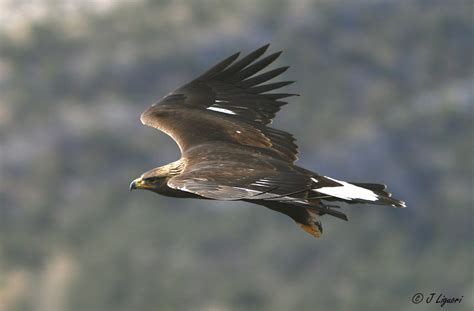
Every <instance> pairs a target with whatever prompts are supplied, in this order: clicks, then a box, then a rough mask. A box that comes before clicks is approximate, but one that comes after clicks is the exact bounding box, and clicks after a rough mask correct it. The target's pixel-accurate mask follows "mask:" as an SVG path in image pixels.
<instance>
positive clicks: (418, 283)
mask: <svg viewBox="0 0 474 311" xmlns="http://www.w3.org/2000/svg"><path fill="white" fill-rule="evenodd" d="M0 21H1V22H0V311H10V310H13V311H16V310H39V311H59V310H74V311H75V310H77V311H83V310H84V311H95V310H98V311H99V310H213V311H218V310H319V309H321V310H425V309H426V310H433V308H435V307H437V306H434V305H427V304H420V305H414V304H413V303H412V301H411V300H412V296H413V295H414V294H415V293H418V292H421V293H425V294H428V293H431V292H436V293H443V294H445V295H446V296H448V297H451V296H455V297H460V296H464V298H463V301H462V304H460V305H452V306H449V307H450V308H453V309H456V310H469V309H472V308H473V307H474V295H473V293H474V282H473V275H474V273H473V264H472V263H473V262H474V252H473V239H472V230H473V218H474V217H473V212H472V208H473V166H474V165H473V164H474V163H473V141H474V137H473V136H474V130H473V103H474V95H473V89H472V87H473V81H474V70H473V69H474V66H473V65H474V64H473V63H474V61H473V55H474V54H473V53H474V42H473V34H474V30H473V29H474V26H473V3H472V1H457V0H455V1H449V3H448V2H447V1H422V0H420V1H391V0H372V1H348V0H346V1H342V0H341V1H310V0H300V1H296V0H293V1H252V0H244V1H217V0H208V1H145V0H122V1H112V0H75V1H73V0H68V1H46V0H45V1H40V0H30V1H15V0H1V1H0ZM266 43H271V44H272V45H271V47H270V52H274V51H278V50H283V51H284V53H283V55H282V56H281V58H280V59H279V60H278V61H277V63H276V65H273V67H272V68H275V67H276V66H283V65H291V68H290V70H288V72H287V73H285V75H284V79H289V80H297V83H296V84H294V85H292V86H290V87H288V88H287V91H288V92H297V93H300V94H301V95H302V96H300V97H297V98H292V99H290V104H288V105H287V106H285V107H284V108H283V110H282V112H281V113H280V114H279V116H278V117H277V119H276V121H275V122H274V123H273V126H275V127H277V128H280V129H284V130H286V131H289V132H291V133H294V134H295V136H296V137H297V138H298V143H299V146H300V160H299V162H298V164H299V165H301V166H304V167H306V168H308V169H311V170H314V171H316V172H319V173H322V174H326V175H330V176H332V177H335V178H339V179H345V180H351V181H368V182H380V183H388V184H389V186H390V188H389V189H390V190H391V191H392V192H393V193H394V196H395V197H396V198H400V199H403V200H406V201H407V205H408V208H407V209H403V210H402V209H392V208H382V207H376V206H363V205H356V206H350V207H349V206H344V207H343V210H344V212H347V214H348V216H349V218H350V221H349V222H347V223H346V222H343V221H340V220H338V219H335V218H330V217H323V219H322V221H323V227H324V229H325V230H324V235H323V237H322V238H321V239H319V240H318V239H315V238H313V237H311V236H310V235H308V234H306V233H305V232H303V231H302V230H301V229H300V228H299V227H298V226H296V225H295V224H294V223H293V221H292V220H291V219H290V218H288V217H286V216H284V215H281V214H278V213H275V212H272V211H270V210H267V209H265V208H263V207H259V206H251V205H248V204H246V203H225V202H208V201H198V200H184V199H181V200H178V199H167V198H164V197H160V196H158V195H156V194H153V193H151V192H146V191H135V192H132V193H130V192H129V190H128V185H129V183H130V181H131V180H132V179H134V178H136V177H137V176H139V175H140V174H141V173H142V172H144V171H146V170H148V169H151V168H153V167H156V166H159V165H163V164H166V163H168V162H171V161H174V160H176V159H178V157H179V150H178V148H177V146H176V145H175V143H174V142H173V141H172V140H171V139H170V138H169V137H167V136H166V135H165V134H162V133H159V132H158V131H156V130H154V129H152V128H148V127H144V126H142V125H141V123H140V121H139V115H140V113H141V112H142V111H143V110H145V109H146V108H147V107H148V106H149V105H151V104H152V103H154V102H156V101H158V100H159V99H160V98H161V97H162V96H164V95H166V94H167V93H168V92H170V91H172V90H174V89H176V88H177V87H179V86H180V85H182V84H183V83H186V82H188V81H190V80H191V79H193V78H194V77H195V76H196V75H198V74H200V73H202V72H203V71H204V70H206V69H207V68H208V67H209V66H210V65H213V64H214V63H216V62H217V61H219V60H221V59H223V58H224V57H227V56H228V55H230V54H232V53H234V52H235V51H239V50H241V51H243V52H244V53H246V52H249V51H251V50H253V49H255V48H257V47H260V46H261V45H263V44H266Z"/></svg>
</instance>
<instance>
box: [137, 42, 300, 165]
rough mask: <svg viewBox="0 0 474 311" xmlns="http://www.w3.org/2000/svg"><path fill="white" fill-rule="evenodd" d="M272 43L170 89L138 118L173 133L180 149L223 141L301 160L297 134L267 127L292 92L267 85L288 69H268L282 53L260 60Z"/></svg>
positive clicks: (284, 83)
mask: <svg viewBox="0 0 474 311" xmlns="http://www.w3.org/2000/svg"><path fill="white" fill-rule="evenodd" d="M267 48H268V45H266V46H264V47H262V48H260V49H258V50H256V51H254V52H252V53H250V54H249V55H247V56H245V57H243V58H242V59H240V60H238V61H237V60H236V59H237V57H238V54H234V55H232V56H230V57H228V58H227V59H225V60H224V61H222V62H220V63H219V64H217V65H215V66H214V67H212V68H211V69H209V70H208V71H207V72H206V73H204V74H202V75H201V76H200V77H198V78H197V79H195V80H194V81H192V82H190V83H188V84H186V85H184V86H182V87H180V88H179V89H177V90H176V91H174V92H172V93H171V94H169V95H168V96H166V97H165V98H163V99H162V100H161V101H160V102H159V103H157V104H155V105H153V106H151V107H150V108H148V109H147V110H146V111H145V112H144V113H143V114H142V115H141V117H140V119H141V121H142V123H143V124H145V125H149V126H152V127H155V128H158V129H160V130H162V131H163V132H165V133H167V134H168V135H170V136H171V137H172V138H173V139H174V140H175V141H176V142H177V143H178V145H179V147H180V149H181V151H182V152H183V151H185V150H186V149H187V148H189V147H192V146H195V145H197V144H200V143H203V142H209V141H213V140H219V141H225V142H230V143H234V144H239V145H246V146H254V147H258V148H264V149H268V150H272V152H273V153H274V154H273V155H274V156H276V157H278V158H280V159H282V160H285V161H289V162H294V161H295V160H296V159H297V146H296V144H295V139H294V138H293V136H292V135H291V134H289V133H287V132H284V131H280V130H276V129H272V128H269V127H267V126H266V125H267V124H269V123H270V122H271V120H272V119H273V117H274V116H275V114H276V112H277V111H279V110H280V107H281V106H282V105H284V104H286V102H284V101H281V99H283V98H285V97H288V96H292V95H294V94H287V93H267V92H269V91H273V90H276V89H279V88H281V87H283V86H285V85H288V84H290V83H292V82H291V81H284V82H276V83H268V84H264V83H265V82H267V81H268V80H271V79H272V78H274V77H276V76H278V75H279V74H281V73H283V72H284V71H285V70H286V69H287V68H288V67H281V68H277V69H274V70H271V71H268V72H265V73H260V71H261V70H262V69H264V68H265V67H267V66H268V65H270V64H271V63H272V62H273V61H274V60H275V59H276V58H277V57H278V56H279V55H280V53H274V54H271V55H269V56H267V57H264V58H260V57H261V56H262V55H263V54H264V53H265V51H266V49H267Z"/></svg>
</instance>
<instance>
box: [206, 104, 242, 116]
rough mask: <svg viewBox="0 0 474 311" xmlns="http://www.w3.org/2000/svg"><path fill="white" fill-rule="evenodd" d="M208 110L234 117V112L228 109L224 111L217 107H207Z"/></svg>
mask: <svg viewBox="0 0 474 311" xmlns="http://www.w3.org/2000/svg"><path fill="white" fill-rule="evenodd" d="M207 109H208V110H214V111H217V112H220V113H225V114H232V115H236V113H235V112H233V111H232V110H229V109H225V108H219V107H213V106H211V107H207Z"/></svg>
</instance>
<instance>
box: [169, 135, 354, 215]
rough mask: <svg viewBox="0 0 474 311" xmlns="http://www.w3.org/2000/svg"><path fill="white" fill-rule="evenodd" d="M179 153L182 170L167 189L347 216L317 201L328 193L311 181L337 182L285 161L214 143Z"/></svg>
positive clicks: (321, 182) (215, 197) (208, 196)
mask: <svg viewBox="0 0 474 311" xmlns="http://www.w3.org/2000/svg"><path fill="white" fill-rule="evenodd" d="M183 156H184V159H185V160H184V161H185V162H186V165H185V168H184V171H182V172H181V174H179V175H177V176H175V177H172V178H170V179H169V180H168V182H167V185H168V186H169V187H170V188H173V189H179V190H181V191H185V192H190V193H193V194H197V195H199V196H202V197H205V198H209V199H215V200H224V201H231V200H247V201H252V202H254V203H255V202H256V201H257V200H258V201H260V203H259V204H261V203H262V202H263V201H266V202H279V203H287V204H291V205H293V206H301V207H305V208H313V209H315V210H317V211H318V212H320V213H321V214H330V215H333V216H335V217H339V218H341V219H347V218H346V217H345V215H344V214H343V213H341V212H339V211H335V210H332V209H330V208H328V207H326V206H324V205H322V204H319V202H320V200H323V199H326V198H330V197H331V196H328V195H325V194H317V193H315V192H314V190H315V189H314V187H315V186H316V185H315V182H317V183H319V184H324V185H331V184H334V185H338V184H337V183H334V182H332V181H330V180H326V178H324V177H319V176H318V178H319V180H316V179H315V178H314V177H313V176H314V175H313V173H311V172H309V171H306V170H303V169H301V168H299V167H297V166H294V165H292V164H290V163H288V162H284V161H280V160H278V159H274V158H273V157H269V156H266V155H262V154H258V153H253V152H251V151H250V150H248V149H247V148H235V145H233V144H227V143H216V142H214V143H209V144H203V145H200V146H199V147H196V148H193V149H190V150H189V151H188V152H186V153H184V155H183ZM326 181H327V182H326Z"/></svg>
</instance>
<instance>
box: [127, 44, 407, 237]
mask: <svg viewBox="0 0 474 311" xmlns="http://www.w3.org/2000/svg"><path fill="white" fill-rule="evenodd" d="M268 46H269V45H265V46H263V47H261V48H259V49H257V50H255V51H254V52H252V53H250V54H248V55H247V56H245V57H243V58H241V59H239V60H237V58H238V57H239V54H240V53H236V54H234V55H232V56H230V57H228V58H226V59H224V60H223V61H221V62H220V63H218V64H217V65H215V66H213V67H212V68H211V69H209V70H208V71H206V72H205V73H204V74H202V75H201V76H199V77H198V78H196V79H195V80H193V81H192V82H190V83H188V84H186V85H184V86H182V87H180V88H179V89H177V90H176V91H174V92H172V93H170V94H169V95H167V96H165V97H164V98H163V99H162V100H161V101H160V102H158V103H157V104H154V105H152V106H151V107H150V108H148V109H147V110H146V111H145V112H144V113H143V114H142V115H141V118H140V120H141V121H142V123H143V124H145V125H148V126H151V127H154V128H157V129H159V130H161V131H163V132H165V133H166V134H168V135H169V136H171V137H172V138H173V139H174V140H175V141H176V143H177V144H178V146H179V149H180V150H181V158H180V159H179V160H178V161H175V162H173V163H170V164H167V165H165V166H162V167H158V168H154V169H152V170H150V171H148V172H146V173H144V174H142V175H141V176H140V177H139V178H137V179H135V180H134V181H132V183H131V184H130V189H146V190H150V191H153V192H156V193H158V194H161V195H165V196H170V197H178V198H197V199H212V200H225V201H236V200H241V201H246V202H250V203H255V204H258V205H263V206H265V207H267V208H269V209H272V210H275V211H277V212H280V213H284V214H286V215H288V216H290V217H291V218H292V219H293V220H294V221H295V222H296V223H298V224H299V225H300V226H301V227H302V228H303V229H304V230H305V231H306V232H308V233H310V234H312V235H313V236H316V237H319V236H320V235H321V234H322V226H321V222H320V220H319V217H320V216H321V215H325V214H328V215H331V216H335V217H337V218H340V219H344V220H347V217H346V215H345V214H344V213H342V212H341V211H339V210H337V209H335V208H337V207H338V206H334V205H330V204H328V203H331V202H332V201H342V202H346V203H370V204H379V205H389V206H394V207H405V203H404V202H403V201H399V200H396V199H394V198H391V197H390V196H391V194H390V193H389V192H388V191H387V190H386V186H385V185H381V184H374V183H354V182H345V181H340V180H337V179H334V178H330V177H327V176H321V175H319V174H316V173H314V172H311V171H309V170H306V169H304V168H301V167H298V166H296V165H295V164H294V162H295V161H296V160H297V146H296V144H295V139H294V138H293V136H292V135H291V134H289V133H287V132H284V131H281V130H277V129H274V128H271V127H269V126H268V124H269V123H271V121H272V119H273V117H275V113H276V112H277V111H279V110H280V107H281V106H283V105H285V104H286V102H285V101H282V99H284V98H287V97H290V96H293V95H296V94H288V93H268V92H269V91H274V90H277V89H279V88H281V87H283V86H286V85H288V84H291V83H293V82H294V81H283V82H274V83H266V82H268V81H269V80H271V79H273V78H275V77H276V76H278V75H280V74H282V73H283V72H284V71H286V70H287V69H288V67H280V68H277V69H273V70H270V71H267V72H264V73H261V70H262V69H264V68H265V67H267V66H268V65H270V64H271V63H272V62H273V61H275V59H277V58H278V56H279V55H280V54H281V52H278V53H274V54H271V55H268V56H266V57H263V58H262V55H263V54H264V53H265V51H266V50H267V48H268Z"/></svg>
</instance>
